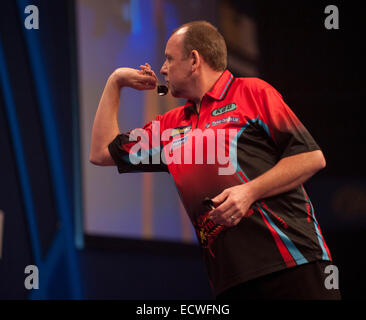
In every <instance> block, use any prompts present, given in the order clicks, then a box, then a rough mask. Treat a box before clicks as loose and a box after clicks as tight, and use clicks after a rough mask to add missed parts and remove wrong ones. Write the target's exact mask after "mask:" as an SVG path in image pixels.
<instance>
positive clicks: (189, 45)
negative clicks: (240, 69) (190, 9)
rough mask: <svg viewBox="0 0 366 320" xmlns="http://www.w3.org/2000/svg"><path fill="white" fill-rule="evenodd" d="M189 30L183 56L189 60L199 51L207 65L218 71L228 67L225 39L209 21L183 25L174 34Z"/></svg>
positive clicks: (185, 38)
mask: <svg viewBox="0 0 366 320" xmlns="http://www.w3.org/2000/svg"><path fill="white" fill-rule="evenodd" d="M183 28H187V31H185V33H184V37H183V56H184V57H185V58H187V57H188V56H189V55H190V54H191V52H192V50H197V51H198V53H199V54H200V55H201V56H202V57H203V59H204V60H205V61H206V63H207V64H208V65H209V66H210V67H211V68H212V69H213V70H216V71H223V70H225V69H226V67H227V49H226V43H225V40H224V37H223V36H222V35H221V34H220V32H219V31H218V30H217V28H216V27H215V26H213V25H212V24H211V23H209V22H207V21H192V22H188V23H185V24H183V25H182V26H180V27H179V28H177V29H176V30H175V31H174V32H173V34H174V33H176V32H177V31H179V30H181V29H183Z"/></svg>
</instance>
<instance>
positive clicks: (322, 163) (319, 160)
mask: <svg viewBox="0 0 366 320" xmlns="http://www.w3.org/2000/svg"><path fill="white" fill-rule="evenodd" d="M316 153H317V157H316V171H319V170H322V169H324V168H325V167H326V165H327V162H326V160H325V157H324V154H323V152H321V151H320V150H318V151H317V152H316Z"/></svg>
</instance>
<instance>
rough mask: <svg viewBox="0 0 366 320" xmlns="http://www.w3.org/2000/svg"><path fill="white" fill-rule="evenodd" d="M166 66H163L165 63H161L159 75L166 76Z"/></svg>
mask: <svg viewBox="0 0 366 320" xmlns="http://www.w3.org/2000/svg"><path fill="white" fill-rule="evenodd" d="M166 72H167V70H166V66H165V62H164V63H163V65H162V66H161V69H160V73H161V74H162V75H163V76H165V75H166Z"/></svg>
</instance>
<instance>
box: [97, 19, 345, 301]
mask: <svg viewBox="0 0 366 320" xmlns="http://www.w3.org/2000/svg"><path fill="white" fill-rule="evenodd" d="M165 56H166V60H165V62H164V64H163V66H162V68H161V70H160V72H161V74H162V75H164V77H165V80H166V83H167V86H168V88H169V90H170V92H171V94H172V95H173V96H174V97H181V98H186V99H187V103H186V104H185V105H184V106H181V107H178V108H175V109H173V110H171V111H169V112H167V113H165V114H164V115H159V116H157V118H156V121H155V122H150V123H148V124H146V125H145V126H144V127H143V129H144V133H145V134H146V135H147V138H148V139H140V140H138V139H137V141H136V134H135V133H134V132H127V133H125V134H121V133H120V129H119V127H118V121H117V113H118V108H119V102H120V90H121V88H123V87H131V88H134V89H137V90H150V89H154V88H155V87H156V84H157V78H156V76H155V74H154V72H153V71H152V70H151V68H150V66H149V65H148V64H145V65H144V66H140V68H141V70H135V69H130V68H119V69H117V70H116V71H114V72H113V73H112V75H111V76H110V77H109V79H108V81H107V84H106V86H105V89H104V92H103V94H102V97H101V100H100V104H99V106H98V110H97V113H96V116H95V120H94V125H93V131H92V143H91V151H90V161H91V162H92V163H94V164H96V165H102V166H106V165H117V167H118V171H119V172H120V173H123V172H130V171H168V172H169V173H170V174H171V175H172V176H173V178H174V181H175V184H176V185H177V188H178V191H179V194H180V196H181V199H182V202H183V204H184V206H185V208H186V210H187V213H188V215H189V217H190V219H191V221H192V223H193V225H194V227H195V229H196V232H197V237H198V239H199V242H200V244H201V247H202V254H203V257H204V260H205V263H206V267H207V270H208V275H209V279H210V285H211V287H212V289H213V292H214V294H215V296H216V298H218V299H220V298H222V299H236V298H238V299H244V298H249V299H250V298H252V299H256V298H259V299H261V298H264V299H271V298H274V299H276V298H277V299H338V298H339V292H338V291H336V290H326V289H325V287H324V278H325V276H324V268H325V266H326V265H327V264H329V263H330V261H331V256H330V252H329V250H328V248H327V245H326V243H325V241H324V239H323V236H322V234H321V231H320V228H319V225H318V223H317V220H316V218H315V216H314V212H313V207H312V205H311V202H310V199H309V197H308V196H307V194H306V192H305V189H304V188H303V186H302V183H304V182H305V181H306V180H307V179H309V178H310V177H311V176H312V175H313V174H315V173H316V172H317V171H318V170H320V169H322V168H324V167H325V159H324V156H323V154H322V152H321V151H320V149H319V147H318V145H317V144H316V142H315V141H314V140H313V138H312V137H311V135H310V134H309V132H308V131H307V130H306V129H305V127H304V126H303V125H302V124H301V122H300V121H299V120H298V119H297V118H296V116H295V115H294V114H293V112H292V111H291V110H290V108H289V107H288V106H287V105H286V104H285V103H284V101H283V100H282V97H281V95H280V94H279V93H278V92H277V91H276V90H275V89H274V88H273V87H272V86H270V85H269V84H268V83H266V82H264V81H262V80H260V79H258V78H235V77H234V76H233V75H232V74H231V73H230V72H229V71H228V70H227V69H226V66H227V51H226V45H225V41H224V39H223V37H222V36H221V34H220V33H219V32H218V31H217V29H216V28H215V27H214V26H212V25H211V24H209V23H208V22H205V21H196V22H191V23H188V24H185V25H183V26H181V27H179V28H178V29H177V30H176V31H175V32H173V34H172V35H171V37H170V38H169V40H168V42H167V45H166V50H165ZM157 124H158V125H159V126H158V127H157ZM167 132H168V134H166V133H167ZM197 132H198V133H199V132H201V133H204V134H205V133H207V135H206V134H205V138H206V141H205V142H206V143H205V142H204V141H203V139H202V140H201V141H200V142H199V143H197V141H199V134H197ZM142 136H143V135H140V138H141V137H142ZM156 136H161V139H159V140H158V141H159V142H158V143H156V139H155V138H156ZM145 138H146V136H145ZM201 138H202V136H201ZM143 140H144V141H143ZM209 140H210V141H212V140H213V141H215V142H217V146H216V151H217V154H214V155H213V156H214V161H213V162H212V161H211V162H210V163H209V161H208V160H207V162H206V163H202V162H198V161H196V162H195V161H193V162H190V161H180V160H182V159H183V160H186V158H184V157H182V154H181V153H179V152H177V150H178V151H181V150H183V153H185V152H186V151H187V150H188V151H190V152H191V155H192V154H195V155H196V157H195V159H194V160H197V159H198V158H199V152H202V153H203V156H206V157H207V159H208V157H209V156H211V155H212V149H210V150H209V147H208V144H209V142H210V141H209ZM154 141H155V142H154ZM136 146H138V148H137V149H136V148H135V147H136ZM202 146H203V151H202V150H198V149H200V148H201V147H202ZM205 147H206V148H205ZM137 150H140V153H139V152H137ZM142 151H145V152H142ZM196 151H198V153H196ZM219 152H222V153H223V154H221V156H222V155H224V156H225V155H227V154H229V156H228V159H229V161H228V162H227V163H226V165H227V166H226V169H225V168H223V166H222V162H221V163H220V161H219ZM141 154H145V160H148V161H140V162H139V161H137V162H136V161H135V160H136V159H135V158H136V157H137V158H139V157H140V160H141ZM160 154H161V155H162V156H163V158H165V163H162V162H163V161H160V162H159V161H158V162H156V161H152V158H153V157H154V156H156V155H158V156H160ZM185 155H186V154H184V156H185ZM201 156H202V154H201ZM134 159H135V160H134ZM167 159H170V160H171V161H168V162H167V161H166V160H167ZM138 162H139V163H138ZM220 170H221V171H220ZM225 170H226V171H225ZM207 198H209V199H211V200H212V202H211V208H209V207H208V206H207V201H206V202H205V201H204V200H205V199H207Z"/></svg>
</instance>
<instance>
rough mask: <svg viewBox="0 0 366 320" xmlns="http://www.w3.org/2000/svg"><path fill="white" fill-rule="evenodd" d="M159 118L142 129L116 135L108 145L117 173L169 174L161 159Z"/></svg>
mask: <svg viewBox="0 0 366 320" xmlns="http://www.w3.org/2000/svg"><path fill="white" fill-rule="evenodd" d="M161 118H162V116H157V117H156V119H155V120H154V121H151V122H149V123H147V124H146V125H145V126H143V127H142V128H137V129H134V130H130V131H128V132H126V133H122V134H119V135H117V136H116V137H115V139H114V140H113V141H112V142H111V143H110V144H109V145H108V150H109V153H110V154H111V156H112V158H113V160H114V162H115V163H116V166H117V169H118V172H119V173H127V172H169V171H168V167H167V165H166V164H165V163H164V161H163V158H162V157H161V154H162V152H161V151H162V144H161V139H160V133H161V131H160V121H161Z"/></svg>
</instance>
